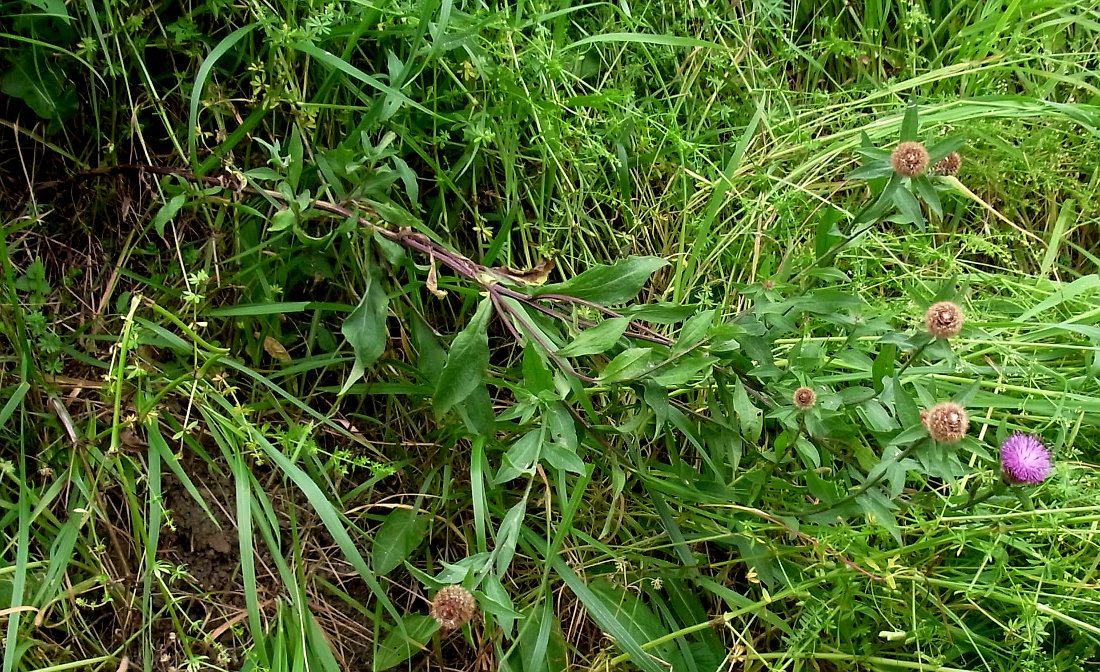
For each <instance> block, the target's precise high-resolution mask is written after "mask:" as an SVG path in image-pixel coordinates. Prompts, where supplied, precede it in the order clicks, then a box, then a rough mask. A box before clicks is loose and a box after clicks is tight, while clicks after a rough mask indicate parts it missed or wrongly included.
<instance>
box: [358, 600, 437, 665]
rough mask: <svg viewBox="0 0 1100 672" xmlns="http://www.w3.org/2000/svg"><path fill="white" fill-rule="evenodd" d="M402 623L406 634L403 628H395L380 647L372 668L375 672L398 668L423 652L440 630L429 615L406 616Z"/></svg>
mask: <svg viewBox="0 0 1100 672" xmlns="http://www.w3.org/2000/svg"><path fill="white" fill-rule="evenodd" d="M402 622H403V624H404V626H405V627H404V628H403V629H404V632H402V628H394V629H393V630H391V631H390V634H389V635H387V636H386V639H384V640H382V643H381V644H380V645H379V646H378V650H377V652H375V655H374V664H373V665H372V667H371V669H372V670H374V672H383V671H384V670H388V669H391V668H394V667H397V666H398V665H400V664H401V663H403V662H405V661H406V660H408V659H409V658H412V657H413V655H414V654H416V653H419V652H420V651H423V650H424V648H425V645H426V644H427V643H428V642H429V641H430V640H431V638H432V635H434V634H435V633H436V632H437V631H438V630H439V623H438V622H436V620H435V619H434V618H432V617H431V616H428V615H427V614H411V615H409V616H405V617H404V619H402Z"/></svg>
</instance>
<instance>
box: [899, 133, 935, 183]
mask: <svg viewBox="0 0 1100 672" xmlns="http://www.w3.org/2000/svg"><path fill="white" fill-rule="evenodd" d="M928 161H929V156H928V150H927V149H925V148H924V145H922V144H920V143H919V142H912V141H906V142H900V143H898V146H897V147H896V148H895V149H894V153H893V154H891V155H890V165H892V166H893V167H894V172H896V173H898V174H899V175H904V176H906V177H919V176H921V175H923V174H924V171H926V170H928Z"/></svg>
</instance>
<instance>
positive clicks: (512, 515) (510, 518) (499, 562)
mask: <svg viewBox="0 0 1100 672" xmlns="http://www.w3.org/2000/svg"><path fill="white" fill-rule="evenodd" d="M526 512H527V498H524V499H522V500H520V501H519V502H518V503H516V505H515V506H513V507H512V508H511V509H508V513H506V514H504V520H502V521H500V527H499V528H498V529H497V547H496V549H495V550H494V551H493V559H494V562H495V568H496V575H497V576H504V574H505V572H507V571H508V567H509V565H511V564H512V558H513V557H515V555H516V542H517V541H518V540H519V531H520V528H521V527H522V525H521V524H520V523H522V522H523V514H525V513H526Z"/></svg>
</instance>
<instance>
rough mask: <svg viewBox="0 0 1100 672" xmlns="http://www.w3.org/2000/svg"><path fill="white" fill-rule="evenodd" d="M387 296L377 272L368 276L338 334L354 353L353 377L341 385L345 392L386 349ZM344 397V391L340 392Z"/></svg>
mask: <svg viewBox="0 0 1100 672" xmlns="http://www.w3.org/2000/svg"><path fill="white" fill-rule="evenodd" d="M389 301H390V299H389V297H388V296H386V291H385V290H384V289H383V288H382V285H381V283H379V282H378V276H377V274H376V273H371V274H370V275H368V276H367V288H366V291H364V292H363V299H362V301H360V302H359V305H358V306H356V307H355V310H353V311H351V314H350V315H348V317H347V319H346V320H344V324H343V326H341V327H340V333H342V334H343V335H344V338H346V339H348V343H351V348H352V350H353V351H354V352H355V366H354V367H353V368H352V374H351V376H350V377H349V378H348V381H347V382H346V383H345V384H344V388H345V391H346V389H347V387H349V386H350V385H351V384H352V383H354V382H355V381H357V380H359V377H360V376H362V375H363V372H364V371H366V370H367V367H369V366H370V365H371V364H374V362H375V361H377V359H378V358H379V357H381V356H382V353H383V352H385V350H386V339H387V336H388V332H387V331H386V308H387V306H388V305H389ZM341 394H343V392H341Z"/></svg>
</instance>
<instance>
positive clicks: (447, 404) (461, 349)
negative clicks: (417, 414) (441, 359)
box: [433, 298, 492, 415]
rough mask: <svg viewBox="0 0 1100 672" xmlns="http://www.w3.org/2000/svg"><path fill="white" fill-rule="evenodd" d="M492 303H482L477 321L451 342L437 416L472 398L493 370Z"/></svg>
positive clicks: (437, 391)
mask: <svg viewBox="0 0 1100 672" xmlns="http://www.w3.org/2000/svg"><path fill="white" fill-rule="evenodd" d="M491 311H492V303H491V302H490V301H489V299H488V298H485V299H483V300H482V301H481V304H480V305H479V306H478V307H477V312H475V313H474V317H473V319H471V320H470V323H469V324H467V325H466V328H465V329H463V330H462V331H461V332H459V334H458V335H457V336H455V340H454V341H453V342H452V343H451V350H450V352H448V353H447V363H446V364H445V365H444V366H443V371H442V372H440V374H439V383H438V384H437V385H436V388H435V395H434V398H433V401H434V405H435V412H436V415H443V414H444V413H446V412H447V411H449V410H451V408H452V407H454V405H455V404H457V403H459V402H460V401H462V400H463V399H465V398H466V397H468V396H470V394H472V393H473V391H474V390H476V389H477V386H478V385H479V384H480V383H481V380H482V378H484V377H485V371H486V370H487V369H488V368H489V335H488V332H487V329H488V326H489V314H490V312H491Z"/></svg>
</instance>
